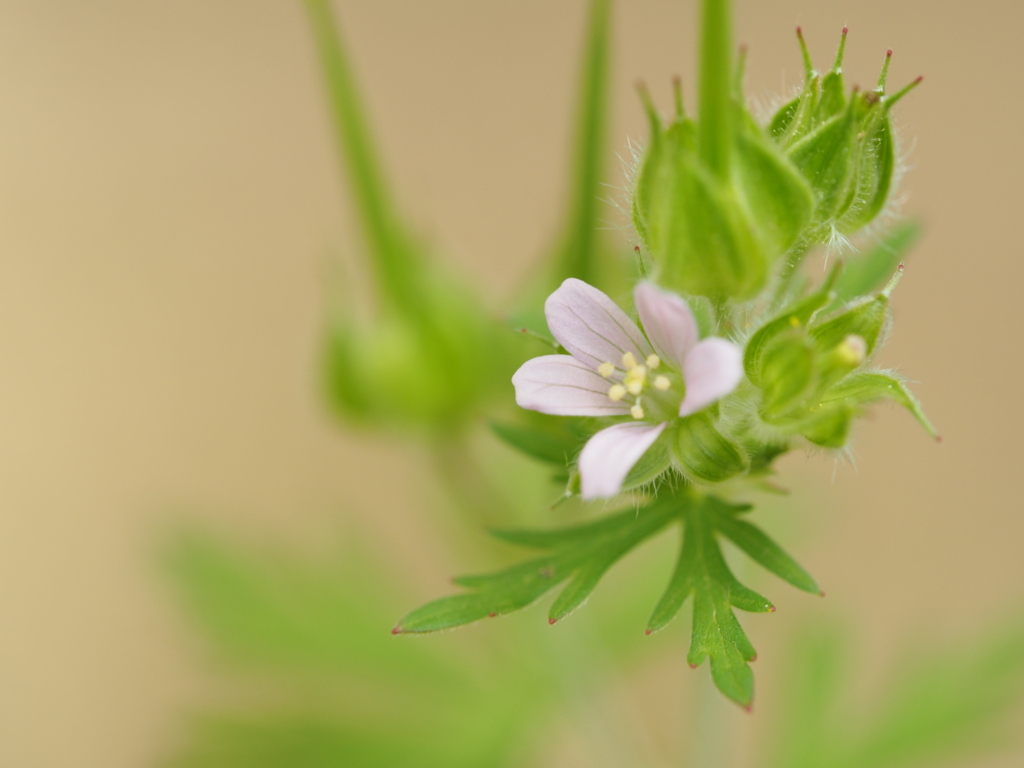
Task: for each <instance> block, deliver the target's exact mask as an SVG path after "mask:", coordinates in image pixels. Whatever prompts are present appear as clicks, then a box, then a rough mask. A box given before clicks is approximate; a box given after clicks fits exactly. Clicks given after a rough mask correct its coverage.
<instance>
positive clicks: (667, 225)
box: [631, 89, 813, 300]
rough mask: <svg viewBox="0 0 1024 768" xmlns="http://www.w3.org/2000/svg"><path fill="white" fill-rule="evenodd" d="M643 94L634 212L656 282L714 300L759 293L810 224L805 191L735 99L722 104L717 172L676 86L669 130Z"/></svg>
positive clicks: (809, 197) (810, 199)
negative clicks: (723, 158)
mask: <svg viewBox="0 0 1024 768" xmlns="http://www.w3.org/2000/svg"><path fill="white" fill-rule="evenodd" d="M642 95H643V97H644V100H645V104H646V107H647V112H648V116H649V118H650V122H651V139H650V143H649V145H648V147H647V150H646V153H645V154H644V157H643V159H642V160H641V162H640V165H639V167H638V170H637V173H636V177H635V181H634V188H633V197H632V201H631V209H632V214H633V221H634V224H635V225H636V228H637V231H638V232H639V233H640V236H641V238H642V239H643V241H644V244H645V245H646V246H647V249H648V251H649V252H650V254H651V256H652V259H653V261H654V265H655V269H656V271H657V279H658V282H659V283H660V284H662V285H664V286H666V287H669V288H673V289H675V290H678V291H681V292H683V293H688V294H692V295H699V296H708V297H711V298H713V299H717V300H721V299H728V298H733V299H748V298H751V297H753V296H755V295H757V294H758V293H759V292H760V291H761V290H762V289H763V288H764V286H765V285H766V283H767V281H768V279H769V277H770V275H771V271H772V268H773V266H774V265H775V263H776V262H777V261H778V260H779V258H780V257H781V256H782V255H783V254H785V252H786V251H787V250H788V249H789V248H790V247H791V246H792V245H793V244H794V243H795V242H796V241H797V240H798V238H799V237H800V234H801V232H802V231H803V230H804V228H805V227H806V225H807V224H808V222H809V221H810V216H811V211H812V207H813V197H812V194H811V190H810V187H809V186H808V184H807V183H806V182H805V181H804V179H803V178H802V177H801V175H800V173H799V171H798V170H797V169H796V168H795V167H794V166H793V165H792V164H791V163H790V162H789V161H788V160H787V159H786V158H785V156H784V155H783V153H782V152H780V151H779V149H778V148H777V147H776V146H774V145H773V143H772V142H771V141H770V140H769V139H768V137H766V136H765V134H764V133H763V131H761V129H760V128H759V127H758V126H757V124H756V123H755V122H754V120H753V118H752V117H751V116H750V114H749V113H748V112H747V110H746V108H745V107H743V106H742V105H740V104H739V103H737V102H736V101H735V100H733V99H730V100H728V101H727V102H726V110H727V111H728V112H729V115H728V117H729V119H728V120H726V121H725V122H724V125H725V128H724V130H726V131H727V135H726V137H725V142H724V143H725V144H726V145H727V149H728V153H727V156H728V160H729V162H728V164H727V167H726V169H725V170H724V171H722V170H719V169H717V168H713V167H711V166H710V165H709V164H708V162H707V160H706V158H705V157H704V156H703V155H702V153H701V151H700V149H701V148H700V146H699V141H700V135H699V130H698V125H697V124H696V123H695V122H694V121H693V120H692V119H690V118H689V117H687V116H686V114H685V113H684V110H683V106H682V97H681V95H680V93H679V91H678V89H677V99H676V115H675V118H674V120H673V121H672V122H671V123H670V124H669V125H668V126H667V127H664V126H662V124H661V120H660V119H659V117H658V116H657V114H656V112H655V110H654V107H653V105H652V104H651V102H650V99H649V98H648V97H647V94H646V92H642ZM721 139H722V137H721V136H718V137H716V140H721Z"/></svg>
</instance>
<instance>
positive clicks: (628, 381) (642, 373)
mask: <svg viewBox="0 0 1024 768" xmlns="http://www.w3.org/2000/svg"><path fill="white" fill-rule="evenodd" d="M622 383H623V384H625V385H626V389H628V390H629V394H631V395H639V394H640V393H641V392H643V391H644V384H646V383H647V369H646V368H645V367H644V366H642V365H635V366H633V367H632V368H630V369H629V371H627V372H626V377H625V378H624V379H623V380H622Z"/></svg>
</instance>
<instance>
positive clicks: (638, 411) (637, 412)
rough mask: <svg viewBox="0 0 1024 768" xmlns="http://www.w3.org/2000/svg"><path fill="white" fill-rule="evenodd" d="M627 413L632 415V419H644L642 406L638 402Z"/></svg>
mask: <svg viewBox="0 0 1024 768" xmlns="http://www.w3.org/2000/svg"><path fill="white" fill-rule="evenodd" d="M629 412H630V413H631V414H632V415H633V418H634V419H642V418H643V417H644V409H643V406H642V405H640V401H639V400H638V401H637V402H636V404H635V405H634V406H633V407H632V408H630V409H629Z"/></svg>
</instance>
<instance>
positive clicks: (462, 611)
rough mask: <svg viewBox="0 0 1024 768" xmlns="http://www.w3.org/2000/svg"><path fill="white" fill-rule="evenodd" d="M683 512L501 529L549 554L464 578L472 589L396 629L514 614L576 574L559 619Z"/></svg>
mask: <svg viewBox="0 0 1024 768" xmlns="http://www.w3.org/2000/svg"><path fill="white" fill-rule="evenodd" d="M678 515H679V512H678V506H677V505H675V504H671V503H658V502H656V503H654V504H651V505H649V506H647V507H644V508H642V509H640V510H632V509H631V510H627V511H626V512H621V513H619V514H617V515H612V516H611V517H609V518H606V519H604V520H600V521H598V522H596V523H590V524H587V525H581V526H573V527H571V528H563V529H559V530H555V531H535V532H534V531H499V532H496V535H497V536H498V537H499V538H502V539H504V540H506V541H510V542H515V543H518V544H524V545H526V546H530V547H537V548H542V549H547V550H549V551H550V554H549V555H545V556H543V557H539V558H535V559H532V560H529V561H527V562H525V563H520V564H518V565H514V566H512V567H510V568H506V569H505V570H502V571H498V572H497V573H491V574H482V575H479V576H464V577H460V578H459V579H456V583H457V584H458V585H459V586H463V587H466V588H469V589H473V590H474V591H473V592H472V593H469V594H462V595H452V596H450V597H445V598H441V599H440V600H434V601H433V602H430V603H427V604H426V605H424V606H422V607H421V608H418V609H416V610H415V611H413V612H412V613H410V614H408V615H407V616H405V617H404V618H403V619H402V620H401V621H400V622H399V623H398V626H397V627H396V628H395V630H394V631H395V632H396V633H403V634H404V633H421V632H436V631H438V630H442V629H448V628H451V627H456V626H461V625H464V624H469V623H471V622H474V621H478V620H480V619H483V618H487V617H489V616H499V615H502V614H506V613H511V612H513V611H517V610H520V609H521V608H525V607H526V606H528V605H530V604H531V603H533V602H534V601H536V600H537V599H538V598H540V597H541V596H542V595H543V594H544V593H546V592H548V591H549V590H551V589H553V588H554V587H556V586H558V585H559V584H561V583H562V582H563V581H565V580H566V579H570V578H571V579H572V581H571V582H570V583H569V585H568V586H567V587H566V589H565V591H564V592H563V593H562V594H561V595H559V597H558V598H557V599H556V601H555V604H554V606H553V607H552V609H551V614H550V618H551V619H552V621H556V620H558V619H560V618H562V617H563V616H565V615H566V614H567V613H569V612H570V611H571V610H573V609H574V608H576V607H578V606H579V605H580V604H581V603H582V602H583V601H584V600H585V599H586V598H587V596H588V595H589V594H590V593H591V592H592V591H593V589H594V587H595V586H596V585H597V583H598V581H599V580H600V578H601V576H602V575H604V573H605V571H607V570H608V568H609V567H611V566H612V565H613V564H614V563H615V562H616V561H617V560H618V559H619V558H621V557H622V556H623V555H625V554H626V553H627V552H629V551H630V550H631V549H633V548H635V547H636V546H637V545H638V544H640V543H641V542H642V541H644V540H645V539H647V538H649V537H650V536H652V535H653V534H654V533H656V532H657V531H659V530H661V529H662V528H663V527H665V526H666V525H668V524H669V523H670V522H671V521H672V520H673V519H676V518H677V517H678Z"/></svg>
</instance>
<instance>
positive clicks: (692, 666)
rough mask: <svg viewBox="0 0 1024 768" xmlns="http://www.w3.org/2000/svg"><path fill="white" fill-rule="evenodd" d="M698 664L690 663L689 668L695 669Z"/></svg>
mask: <svg viewBox="0 0 1024 768" xmlns="http://www.w3.org/2000/svg"><path fill="white" fill-rule="evenodd" d="M699 666H700V664H691V665H690V669H696V668H697V667H699Z"/></svg>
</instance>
